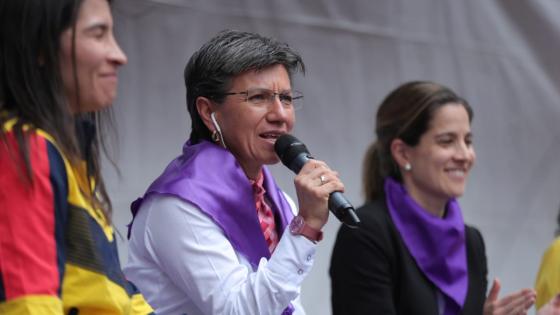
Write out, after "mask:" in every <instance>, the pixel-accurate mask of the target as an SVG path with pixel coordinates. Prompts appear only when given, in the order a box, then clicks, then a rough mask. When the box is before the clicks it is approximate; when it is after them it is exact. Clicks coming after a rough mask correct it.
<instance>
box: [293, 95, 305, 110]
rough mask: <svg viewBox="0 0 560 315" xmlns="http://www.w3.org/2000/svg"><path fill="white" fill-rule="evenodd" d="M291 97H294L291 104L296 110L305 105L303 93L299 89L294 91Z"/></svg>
mask: <svg viewBox="0 0 560 315" xmlns="http://www.w3.org/2000/svg"><path fill="white" fill-rule="evenodd" d="M291 98H292V103H291V104H292V106H293V107H294V110H298V109H301V108H302V107H303V93H301V92H299V91H293V92H292V95H291Z"/></svg>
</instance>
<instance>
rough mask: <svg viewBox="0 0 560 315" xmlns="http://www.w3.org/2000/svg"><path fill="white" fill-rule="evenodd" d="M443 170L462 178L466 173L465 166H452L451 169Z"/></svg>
mask: <svg viewBox="0 0 560 315" xmlns="http://www.w3.org/2000/svg"><path fill="white" fill-rule="evenodd" d="M445 171H446V172H447V173H449V174H450V175H451V176H453V177H458V178H464V177H465V176H466V175H467V173H468V170H467V169H465V168H452V169H446V170H445Z"/></svg>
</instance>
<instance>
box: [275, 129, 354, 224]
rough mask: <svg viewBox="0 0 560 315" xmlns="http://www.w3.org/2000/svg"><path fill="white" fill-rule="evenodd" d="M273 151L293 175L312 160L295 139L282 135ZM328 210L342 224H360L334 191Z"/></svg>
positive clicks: (339, 193)
mask: <svg viewBox="0 0 560 315" xmlns="http://www.w3.org/2000/svg"><path fill="white" fill-rule="evenodd" d="M274 151H276V154H277V155H278V157H279V158H280V160H281V161H282V164H284V165H286V166H287V167H288V168H289V169H291V170H292V171H293V172H294V173H296V174H297V173H299V171H300V170H301V168H302V167H303V165H304V164H305V163H307V161H309V160H310V159H313V157H312V156H311V155H310V153H309V151H308V150H307V147H305V144H303V143H302V142H301V141H299V140H298V139H297V138H296V137H294V136H292V135H289V134H284V135H281V136H280V137H278V139H276V143H275V144H274ZM329 210H331V212H332V213H333V214H334V215H335V216H336V217H337V218H338V219H339V220H340V221H341V222H343V223H344V224H346V225H347V226H349V227H353V228H356V227H358V224H359V223H360V219H359V218H358V216H357V215H356V212H354V207H353V206H352V204H350V202H349V201H348V200H347V199H346V197H344V195H343V194H342V193H341V192H339V191H335V192H332V193H331V194H330V196H329Z"/></svg>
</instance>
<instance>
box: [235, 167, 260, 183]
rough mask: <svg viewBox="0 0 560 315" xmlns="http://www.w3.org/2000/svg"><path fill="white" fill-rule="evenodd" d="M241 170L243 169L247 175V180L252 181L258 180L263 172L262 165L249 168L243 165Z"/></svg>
mask: <svg viewBox="0 0 560 315" xmlns="http://www.w3.org/2000/svg"><path fill="white" fill-rule="evenodd" d="M240 164H241V163H240ZM241 168H242V169H243V172H244V173H245V175H246V176H247V178H249V179H251V180H256V179H257V178H258V177H259V174H260V173H261V171H262V165H261V166H258V167H248V166H246V165H241Z"/></svg>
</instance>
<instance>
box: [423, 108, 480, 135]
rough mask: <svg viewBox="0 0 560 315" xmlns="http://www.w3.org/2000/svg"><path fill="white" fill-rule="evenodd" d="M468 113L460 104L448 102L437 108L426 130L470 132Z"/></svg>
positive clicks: (434, 131) (435, 131)
mask: <svg viewBox="0 0 560 315" xmlns="http://www.w3.org/2000/svg"><path fill="white" fill-rule="evenodd" d="M470 130H471V128H470V121H469V114H468V112H467V110H466V109H465V107H464V106H463V105H462V104H458V103H449V104H446V105H443V106H442V107H440V108H438V109H437V110H436V111H435V113H434V116H433V117H432V120H431V121H430V128H429V131H428V132H433V133H440V132H452V131H454V132H466V133H468V132H470Z"/></svg>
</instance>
